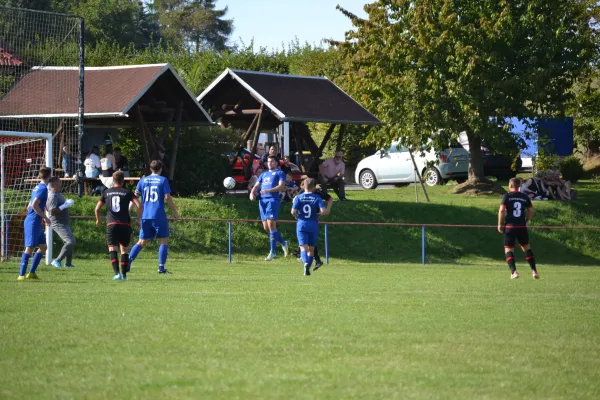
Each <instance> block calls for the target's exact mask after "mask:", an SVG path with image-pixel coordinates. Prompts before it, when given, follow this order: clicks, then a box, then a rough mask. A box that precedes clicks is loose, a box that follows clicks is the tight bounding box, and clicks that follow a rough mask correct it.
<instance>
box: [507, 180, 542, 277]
mask: <svg viewBox="0 0 600 400" xmlns="http://www.w3.org/2000/svg"><path fill="white" fill-rule="evenodd" d="M508 189H509V193H506V194H505V195H504V196H503V197H502V203H501V204H500V209H499V210H498V232H500V233H504V253H505V256H506V262H507V263H508V268H510V272H511V276H510V277H511V279H515V278H518V277H519V273H518V272H517V266H516V263H515V253H514V249H515V243H516V242H517V241H518V242H519V245H521V248H522V249H523V251H524V252H525V259H526V260H527V262H528V263H529V266H530V267H531V274H532V276H533V278H534V279H539V278H540V276H539V274H538V273H537V269H536V266H535V258H534V256H533V251H532V250H531V248H530V246H529V233H528V232H527V222H529V221H531V218H533V205H532V204H531V199H530V198H529V196H527V195H525V194H523V193H521V192H520V189H521V180H519V179H518V178H513V179H511V180H510V182H509V183H508Z"/></svg>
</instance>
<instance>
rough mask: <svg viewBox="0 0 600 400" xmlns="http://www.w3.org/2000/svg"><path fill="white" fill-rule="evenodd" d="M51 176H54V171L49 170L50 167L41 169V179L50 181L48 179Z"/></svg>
mask: <svg viewBox="0 0 600 400" xmlns="http://www.w3.org/2000/svg"><path fill="white" fill-rule="evenodd" d="M50 174H52V170H51V169H50V168H48V167H42V168H40V174H39V177H40V179H48V178H50Z"/></svg>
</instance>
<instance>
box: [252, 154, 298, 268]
mask: <svg viewBox="0 0 600 400" xmlns="http://www.w3.org/2000/svg"><path fill="white" fill-rule="evenodd" d="M268 165H269V170H268V171H265V172H263V173H262V174H260V176H259V177H258V180H257V181H256V184H255V185H254V187H253V188H252V190H251V191H250V200H256V199H257V198H258V195H257V193H256V192H257V191H258V190H259V188H260V199H259V201H258V209H259V210H260V219H261V220H262V222H263V228H264V229H265V231H267V232H269V241H270V245H271V250H270V251H269V254H268V255H267V258H265V261H271V260H272V259H274V258H275V252H276V250H277V242H279V243H281V247H282V248H283V254H284V256H285V257H287V255H288V248H289V245H288V242H286V241H285V240H283V237H282V236H281V233H279V231H278V230H277V218H279V206H280V205H281V199H280V197H279V192H282V191H284V190H285V187H286V181H285V173H284V172H283V171H281V170H280V169H279V162H278V161H277V157H275V156H269V157H268Z"/></svg>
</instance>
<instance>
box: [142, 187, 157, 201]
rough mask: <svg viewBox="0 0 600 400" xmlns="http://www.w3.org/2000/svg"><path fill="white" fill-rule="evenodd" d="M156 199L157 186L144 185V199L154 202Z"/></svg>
mask: <svg viewBox="0 0 600 400" xmlns="http://www.w3.org/2000/svg"><path fill="white" fill-rule="evenodd" d="M157 200H158V187H157V186H150V187H148V186H146V187H145V188H144V201H146V202H148V201H149V202H151V203H154V202H155V201H157Z"/></svg>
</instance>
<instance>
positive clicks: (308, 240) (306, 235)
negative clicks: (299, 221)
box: [296, 229, 319, 247]
mask: <svg viewBox="0 0 600 400" xmlns="http://www.w3.org/2000/svg"><path fill="white" fill-rule="evenodd" d="M296 236H298V244H299V245H300V246H311V247H317V239H318V237H319V231H318V229H317V230H308V229H303V230H301V229H297V230H296Z"/></svg>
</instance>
